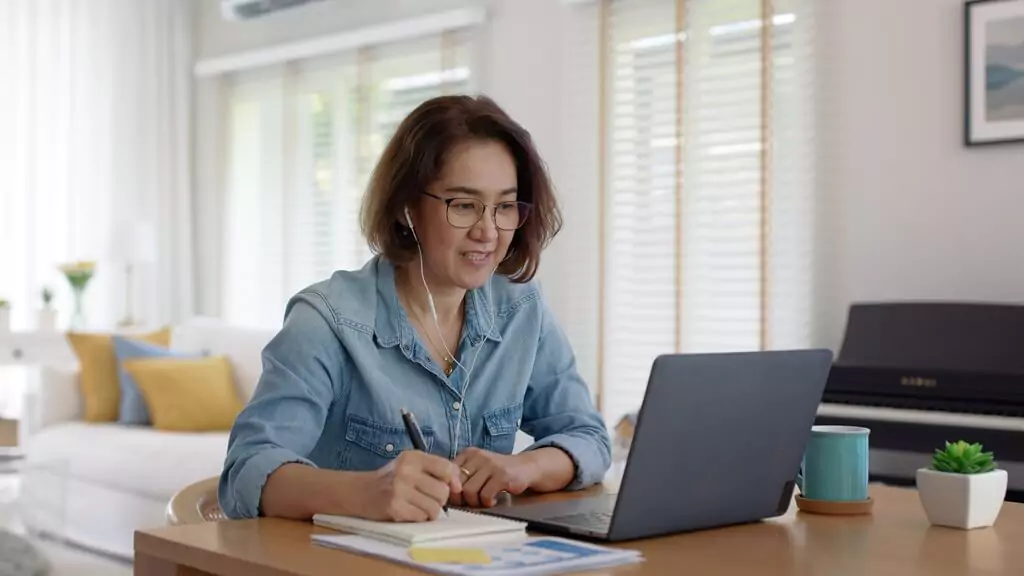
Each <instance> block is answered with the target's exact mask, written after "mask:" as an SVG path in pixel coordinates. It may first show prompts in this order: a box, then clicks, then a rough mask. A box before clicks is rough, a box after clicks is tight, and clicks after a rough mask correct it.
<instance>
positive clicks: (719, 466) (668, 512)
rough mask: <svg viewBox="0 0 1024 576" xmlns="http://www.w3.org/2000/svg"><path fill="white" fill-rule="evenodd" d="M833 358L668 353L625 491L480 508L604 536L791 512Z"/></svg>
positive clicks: (819, 353) (651, 392)
mask: <svg viewBox="0 0 1024 576" xmlns="http://www.w3.org/2000/svg"><path fill="white" fill-rule="evenodd" d="M831 365H832V352H831V351H830V350H824V349H814V350H790V351H767V352H739V353H717V354H673V355H663V356H659V357H657V358H656V359H655V360H654V364H653V366H652V367H651V373H650V378H649V380H648V384H647V391H646V393H645V395H644V400H643V404H642V406H641V408H640V412H639V415H638V417H637V423H636V428H635V430H634V434H633V440H632V444H631V447H630V453H629V458H628V460H627V461H626V467H625V470H624V472H623V476H622V480H621V483H620V485H619V490H618V493H617V494H602V495H599V496H592V497H586V498H576V499H567V500H562V501H552V502H538V503H529V504H519V505H516V504H515V503H514V502H512V503H511V504H503V505H499V506H495V507H493V508H490V509H487V510H479V512H481V513H485V514H492V515H496V516H501V517H505V518H512V519H515V520H520V521H525V522H527V523H528V527H529V528H530V529H532V530H535V531H539V532H547V533H552V534H562V535H570V536H577V537H583V538H585V539H594V540H600V541H622V540H632V539H638V538H647V537H653V536H659V535H664V534H673V533H679V532H686V531H692V530H700V529H706V528H714V527H720V526H728V525H733V524H742V523H749V522H756V521H760V520H763V519H766V518H771V517H775V516H780V515H782V514H784V513H785V512H786V511H787V510H788V508H789V504H790V501H791V498H792V496H793V488H794V484H795V479H796V475H797V472H798V470H799V467H800V461H801V459H802V457H803V452H804V447H805V445H806V444H807V442H808V440H809V439H810V436H811V427H812V426H813V425H814V419H815V416H816V413H817V408H818V404H819V403H820V402H821V398H822V394H823V393H824V390H825V382H826V381H827V379H828V373H829V368H830V367H831Z"/></svg>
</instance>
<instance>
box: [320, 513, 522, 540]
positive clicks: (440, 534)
mask: <svg viewBox="0 0 1024 576" xmlns="http://www.w3.org/2000/svg"><path fill="white" fill-rule="evenodd" d="M313 523H314V524H316V525H317V526H322V527H324V528H330V529H332V530H341V531H344V532H351V533H353V534H359V535H361V536H367V537H370V538H376V539H379V540H386V541H389V542H393V543H396V544H402V545H405V546H412V545H416V544H424V543H428V542H442V541H446V540H459V539H463V538H470V537H474V536H493V535H495V534H516V533H519V534H525V532H526V523H525V522H516V521H515V520H509V519H506V518H497V517H495V516H485V515H483V514H474V513H472V512H465V511H462V510H456V509H454V508H450V509H449V510H448V516H445V515H444V514H442V515H441V516H440V517H439V518H438V519H437V520H432V521H429V522H376V521H373V520H364V519H362V518H352V517H349V516H334V515H330V514H317V515H315V516H313Z"/></svg>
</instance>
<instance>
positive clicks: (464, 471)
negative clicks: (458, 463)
mask: <svg viewBox="0 0 1024 576" xmlns="http://www.w3.org/2000/svg"><path fill="white" fill-rule="evenodd" d="M459 470H462V473H463V474H465V475H466V478H467V479H468V478H472V477H473V473H472V472H470V471H469V470H466V469H465V468H459Z"/></svg>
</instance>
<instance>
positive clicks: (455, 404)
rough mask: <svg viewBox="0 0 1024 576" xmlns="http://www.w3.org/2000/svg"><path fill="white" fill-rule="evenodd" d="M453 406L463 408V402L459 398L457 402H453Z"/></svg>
mask: <svg viewBox="0 0 1024 576" xmlns="http://www.w3.org/2000/svg"><path fill="white" fill-rule="evenodd" d="M452 408H455V409H456V410H459V409H460V408H462V402H459V401H458V400H456V401H455V402H452Z"/></svg>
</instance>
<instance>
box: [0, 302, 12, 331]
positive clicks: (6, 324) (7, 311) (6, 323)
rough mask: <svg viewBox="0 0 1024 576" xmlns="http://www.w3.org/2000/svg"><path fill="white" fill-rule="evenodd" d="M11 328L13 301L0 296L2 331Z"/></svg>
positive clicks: (0, 324) (0, 326)
mask: <svg viewBox="0 0 1024 576" xmlns="http://www.w3.org/2000/svg"><path fill="white" fill-rule="evenodd" d="M10 330H11V303H10V302H8V301H7V300H4V299H3V298H0V332H9V331H10Z"/></svg>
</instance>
